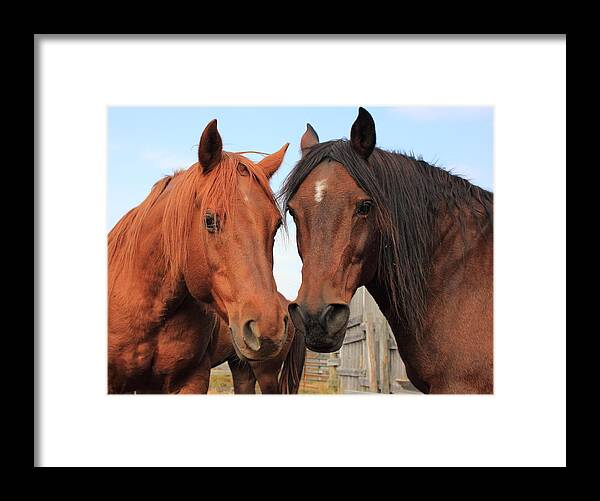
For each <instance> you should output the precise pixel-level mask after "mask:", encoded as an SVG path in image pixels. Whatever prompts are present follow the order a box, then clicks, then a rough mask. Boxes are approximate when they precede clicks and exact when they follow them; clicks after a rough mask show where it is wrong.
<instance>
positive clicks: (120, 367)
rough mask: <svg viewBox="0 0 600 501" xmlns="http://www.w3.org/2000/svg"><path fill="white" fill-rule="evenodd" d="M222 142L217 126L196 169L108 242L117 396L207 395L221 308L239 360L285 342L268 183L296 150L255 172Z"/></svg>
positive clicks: (112, 385)
mask: <svg viewBox="0 0 600 501" xmlns="http://www.w3.org/2000/svg"><path fill="white" fill-rule="evenodd" d="M222 145H223V143H222V140H221V136H220V134H219V132H218V130H217V122H216V120H213V121H212V122H210V123H209V124H208V125H207V127H206V128H205V130H204V132H203V133H202V136H201V138H200V144H199V147H198V162H197V163H195V164H194V165H192V166H191V167H189V168H188V169H187V170H185V171H181V172H178V173H176V174H175V175H173V176H168V177H166V178H164V179H162V180H160V181H159V182H157V183H156V184H155V185H154V187H153V188H152V190H151V192H150V194H149V195H148V197H147V198H146V199H145V200H144V201H143V202H142V203H141V204H140V205H139V206H138V207H136V208H135V209H133V210H131V211H129V212H128V213H127V214H126V215H125V216H124V217H123V218H122V219H121V220H120V221H119V222H118V223H117V224H116V225H115V227H114V228H113V229H112V230H111V232H110V233H109V237H108V267H109V270H108V309H109V311H108V379H109V381H108V386H109V392H111V393H123V392H132V391H138V392H148V391H151V392H181V393H202V392H205V391H206V389H207V384H208V383H207V381H208V377H207V374H208V373H209V371H210V359H209V357H207V356H206V352H207V349H208V347H209V344H210V342H211V338H212V336H211V333H212V331H213V329H212V328H211V326H214V321H215V319H214V315H213V311H215V312H216V313H217V314H218V315H219V316H220V317H221V318H222V319H223V320H224V321H225V322H227V324H228V327H229V330H230V332H231V340H232V343H233V346H234V349H235V351H236V353H237V354H238V356H239V357H240V358H242V359H247V360H253V361H265V360H268V359H272V358H274V357H277V356H278V355H279V353H280V351H281V349H282V348H283V346H284V345H285V343H286V340H287V336H288V325H287V324H288V316H287V311H286V309H285V307H284V304H283V303H282V302H281V301H280V296H279V294H278V292H277V289H276V286H275V280H274V278H273V241H274V238H275V233H276V232H277V229H278V227H279V226H280V224H281V213H280V211H279V210H278V207H277V204H276V202H275V199H274V196H273V193H272V191H271V188H270V186H269V178H270V177H271V176H272V175H273V174H274V173H275V171H276V170H277V169H278V168H279V166H280V165H281V163H282V161H283V157H284V155H285V151H286V149H287V146H288V145H287V144H286V145H285V146H283V148H281V149H280V150H279V151H278V152H276V153H273V154H272V155H269V156H266V157H265V158H263V159H262V160H261V161H260V162H258V163H254V162H252V161H251V160H249V159H248V158H246V157H244V156H242V155H241V154H239V153H229V152H225V151H223V146H222ZM209 310H210V311H209Z"/></svg>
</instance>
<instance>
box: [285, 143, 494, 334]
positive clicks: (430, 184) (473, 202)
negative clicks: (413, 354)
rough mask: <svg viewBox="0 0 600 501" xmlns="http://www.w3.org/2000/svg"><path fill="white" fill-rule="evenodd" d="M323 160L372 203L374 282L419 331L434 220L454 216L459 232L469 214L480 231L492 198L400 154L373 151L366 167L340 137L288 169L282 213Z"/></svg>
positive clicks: (489, 217) (486, 225)
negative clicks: (376, 236)
mask: <svg viewBox="0 0 600 501" xmlns="http://www.w3.org/2000/svg"><path fill="white" fill-rule="evenodd" d="M328 158H330V159H332V160H335V161H337V162H339V163H341V164H342V165H344V166H345V167H346V169H347V171H348V173H349V174H350V175H351V176H352V178H353V179H354V180H355V181H356V183H357V184H358V185H359V186H360V187H361V189H363V190H364V191H365V192H366V193H367V194H368V195H369V196H371V197H372V199H373V201H374V202H375V208H376V213H375V214H376V224H377V225H378V229H379V231H380V233H381V235H382V238H381V242H380V245H381V248H380V250H379V265H378V278H379V280H380V281H381V282H382V284H383V285H384V286H385V287H386V288H387V289H388V290H389V293H390V300H391V304H392V307H394V308H395V310H396V312H397V313H398V316H399V318H400V320H401V321H403V322H404V323H405V324H406V327H407V328H408V329H410V330H411V331H412V332H414V333H415V334H418V333H420V332H421V327H422V323H423V320H424V315H425V309H426V301H427V292H428V291H427V279H428V275H429V271H430V267H431V260H432V253H433V250H434V245H435V243H436V241H438V239H439V216H440V215H444V216H450V217H457V218H458V222H459V224H460V227H461V231H462V232H463V234H464V217H463V216H464V215H465V214H469V215H471V216H472V217H473V218H474V219H476V220H477V221H478V222H479V228H480V229H481V231H485V230H486V228H489V227H491V225H492V224H493V194H492V193H491V192H489V191H487V190H484V189H482V188H480V187H478V186H475V185H473V184H471V183H470V182H469V181H467V180H466V179H464V178H462V177H459V176H456V175H453V174H451V173H450V172H448V171H446V170H444V169H442V168H440V167H437V166H433V165H430V164H428V163H427V162H425V161H423V160H422V159H419V158H414V157H413V156H409V155H406V154H402V153H396V152H389V151H385V150H381V149H379V148H375V150H374V151H373V153H372V154H371V156H370V157H369V160H368V163H367V162H365V160H363V159H362V158H361V157H359V156H358V155H357V154H356V153H355V152H354V150H353V148H352V146H351V144H350V142H349V141H348V140H346V139H339V140H334V141H328V142H324V143H320V144H317V145H315V146H313V147H312V148H311V149H310V151H309V152H308V153H307V154H306V155H305V156H304V157H303V158H302V159H301V160H300V161H299V162H298V163H297V164H296V166H295V167H294V169H292V171H291V172H290V174H289V175H288V177H287V178H286V180H285V182H284V185H283V187H282V190H281V192H280V195H279V196H280V198H281V199H282V201H283V207H284V209H287V205H288V202H289V200H290V199H291V197H292V196H293V195H294V193H295V192H296V190H297V189H298V187H299V186H300V184H301V183H302V181H304V179H305V178H306V177H307V176H308V174H310V172H311V171H312V170H313V169H314V168H315V167H316V166H317V165H319V164H320V163H321V162H322V161H323V160H326V159H328Z"/></svg>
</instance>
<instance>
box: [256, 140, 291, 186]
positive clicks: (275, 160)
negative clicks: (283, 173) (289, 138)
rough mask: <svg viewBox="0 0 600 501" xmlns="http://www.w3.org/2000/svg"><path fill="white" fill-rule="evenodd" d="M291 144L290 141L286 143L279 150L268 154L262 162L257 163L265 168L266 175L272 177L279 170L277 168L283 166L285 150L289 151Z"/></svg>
mask: <svg viewBox="0 0 600 501" xmlns="http://www.w3.org/2000/svg"><path fill="white" fill-rule="evenodd" d="M289 145H290V143H285V144H284V145H283V146H282V147H281V149H280V150H279V151H276V152H275V153H272V154H271V155H268V156H266V157H265V158H263V159H262V160H261V161H260V162H258V164H256V165H258V166H259V167H260V168H261V169H262V170H263V172H264V173H265V176H267V179H270V178H271V176H272V175H273V174H275V172H277V169H279V167H281V163H282V162H283V157H284V156H285V152H286V151H287V149H288V146H289Z"/></svg>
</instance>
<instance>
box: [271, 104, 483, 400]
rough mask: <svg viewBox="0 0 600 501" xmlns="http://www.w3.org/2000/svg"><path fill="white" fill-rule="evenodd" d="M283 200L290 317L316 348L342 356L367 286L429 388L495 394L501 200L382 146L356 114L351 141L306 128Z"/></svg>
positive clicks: (414, 374) (366, 118)
mask: <svg viewBox="0 0 600 501" xmlns="http://www.w3.org/2000/svg"><path fill="white" fill-rule="evenodd" d="M301 149H302V158H301V159H300V161H299V162H298V164H297V165H296V166H295V168H294V169H293V170H292V172H291V173H290V175H289V176H288V178H287V179H286V181H285V184H284V187H283V189H282V194H281V196H282V197H283V200H284V207H286V208H287V209H288V210H289V212H290V214H291V215H292V217H293V218H294V221H295V224H296V228H297V244H298V252H299V254H300V257H301V258H302V261H303V267H302V285H301V287H300V290H299V292H298V297H297V298H296V300H295V301H294V302H293V303H291V304H290V306H289V312H290V316H291V318H292V320H293V323H294V324H295V326H296V328H297V329H298V330H301V331H303V332H304V333H305V338H306V345H307V346H308V348H309V349H311V350H313V351H318V352H332V351H336V350H338V349H339V348H340V347H341V345H342V343H343V340H344V335H345V331H346V325H347V322H348V316H349V308H348V303H349V301H350V299H351V298H352V296H353V294H354V293H355V291H356V289H357V288H358V287H359V286H361V285H365V286H366V287H367V289H368V290H369V292H370V293H371V295H372V296H373V297H374V298H375V300H376V301H377V304H378V305H379V307H380V309H381V311H382V312H383V314H384V315H385V317H386V318H387V320H388V322H389V324H390V327H391V328H392V331H393V332H394V335H395V338H396V341H397V344H398V349H399V351H400V355H401V357H402V359H403V361H404V363H405V365H406V371H407V374H408V377H409V378H410V380H411V382H412V383H413V384H414V385H415V386H416V387H417V388H418V389H419V390H421V391H422V392H424V393H492V392H493V339H492V309H493V291H492V285H493V280H492V275H493V215H492V212H493V195H492V193H490V192H488V191H486V190H483V189H481V188H479V187H477V186H475V185H473V184H471V183H469V182H468V181H467V180H465V179H463V178H461V177H458V176H455V175H452V174H450V173H449V172H447V171H446V170H443V169H441V168H438V167H435V166H432V165H429V164H428V163H426V162H424V161H423V160H421V159H416V158H413V157H412V156H408V155H404V154H399V153H394V152H388V151H384V150H381V149H379V148H375V122H374V120H373V118H372V117H371V115H370V114H369V113H368V112H367V111H366V110H364V109H363V108H359V114H358V118H357V119H356V121H355V122H354V124H353V125H352V129H351V133H350V140H349V141H348V140H343V139H340V140H334V141H328V142H324V143H319V138H318V136H317V134H316V132H315V131H314V129H313V128H312V127H311V126H310V125H308V127H307V130H306V132H305V133H304V135H303V137H302V140H301Z"/></svg>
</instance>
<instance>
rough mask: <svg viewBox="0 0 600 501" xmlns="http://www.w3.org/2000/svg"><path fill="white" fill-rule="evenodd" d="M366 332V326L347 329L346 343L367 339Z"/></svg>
mask: <svg viewBox="0 0 600 501" xmlns="http://www.w3.org/2000/svg"><path fill="white" fill-rule="evenodd" d="M365 337H366V334H365V331H364V328H363V327H361V328H360V329H354V330H353V331H346V337H345V338H344V344H351V343H356V342H358V341H362V340H363V339H365Z"/></svg>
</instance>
